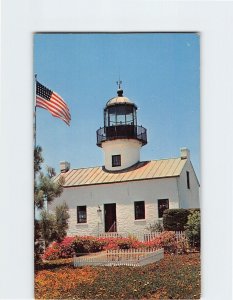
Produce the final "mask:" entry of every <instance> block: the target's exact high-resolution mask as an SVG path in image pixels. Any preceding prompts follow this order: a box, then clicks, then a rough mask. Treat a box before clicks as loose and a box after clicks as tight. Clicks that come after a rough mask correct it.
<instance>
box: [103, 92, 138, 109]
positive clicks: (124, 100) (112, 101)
mask: <svg viewBox="0 0 233 300" xmlns="http://www.w3.org/2000/svg"><path fill="white" fill-rule="evenodd" d="M118 104H119V105H122V104H130V105H134V106H135V107H136V105H135V104H134V103H133V102H132V101H131V100H130V99H129V98H127V97H125V96H123V90H122V89H119V90H118V91H117V97H114V98H111V99H110V100H108V102H107V103H106V108H107V107H109V106H113V105H118ZM136 108H137V107H136Z"/></svg>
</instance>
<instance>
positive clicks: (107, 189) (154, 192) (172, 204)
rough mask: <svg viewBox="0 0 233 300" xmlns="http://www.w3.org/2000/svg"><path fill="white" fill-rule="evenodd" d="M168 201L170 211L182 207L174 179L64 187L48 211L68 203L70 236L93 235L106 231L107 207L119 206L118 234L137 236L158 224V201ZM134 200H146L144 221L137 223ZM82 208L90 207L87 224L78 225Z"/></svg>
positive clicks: (117, 210)
mask: <svg viewBox="0 0 233 300" xmlns="http://www.w3.org/2000/svg"><path fill="white" fill-rule="evenodd" d="M166 198H168V199H169V208H178V207H179V198H178V191H177V180H176V178H175V177H174V178H163V179H152V180H141V181H131V182H122V183H113V184H101V185H92V186H82V187H70V188H65V189H64V192H63V194H62V196H61V197H60V198H57V199H56V200H54V202H53V203H52V204H50V205H49V207H48V209H49V210H53V209H54V208H55V206H56V205H58V204H61V203H62V202H63V201H65V202H66V203H67V204H68V206H69V213H70V219H69V230H68V235H75V234H78V235H88V234H90V235H92V234H98V232H99V233H101V232H104V214H103V212H104V204H108V203H116V215H117V231H118V232H122V233H136V232H143V231H145V227H146V226H148V225H149V224H153V223H154V222H155V221H158V207H157V200H158V199H166ZM134 201H145V220H135V218H134ZM81 205H86V206H87V224H77V206H81ZM98 205H99V206H100V208H101V210H102V212H101V213H98V212H97V209H98Z"/></svg>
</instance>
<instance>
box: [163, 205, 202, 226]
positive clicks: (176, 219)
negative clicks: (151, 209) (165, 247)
mask: <svg viewBox="0 0 233 300" xmlns="http://www.w3.org/2000/svg"><path fill="white" fill-rule="evenodd" d="M194 211H200V209H197V208H194V209H184V208H180V209H166V210H165V211H164V212H163V227H164V230H166V231H184V230H185V225H186V224H187V222H188V216H189V215H190V214H191V213H193V212H194Z"/></svg>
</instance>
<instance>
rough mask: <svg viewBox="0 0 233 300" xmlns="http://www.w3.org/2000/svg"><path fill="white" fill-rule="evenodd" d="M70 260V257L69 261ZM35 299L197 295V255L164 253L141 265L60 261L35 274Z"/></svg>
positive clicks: (198, 257) (186, 297)
mask: <svg viewBox="0 0 233 300" xmlns="http://www.w3.org/2000/svg"><path fill="white" fill-rule="evenodd" d="M68 262H69V261H68ZM50 266H51V264H50ZM35 297H36V298H37V299H51V298H53V299H199V298H200V255H199V253H192V254H185V255H165V258H164V259H163V260H161V261H159V262H157V263H153V264H150V265H147V266H144V267H125V266H121V267H82V268H73V267H72V266H71V265H64V264H63V265H62V266H59V267H56V264H53V268H52V269H50V270H48V269H47V270H40V271H37V272H36V275H35Z"/></svg>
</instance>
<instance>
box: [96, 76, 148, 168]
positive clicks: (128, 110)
mask: <svg viewBox="0 0 233 300" xmlns="http://www.w3.org/2000/svg"><path fill="white" fill-rule="evenodd" d="M118 84H119V88H118V91H117V97H114V98H112V99H110V100H109V101H108V102H107V103H106V106H105V108H104V127H102V128H100V129H98V130H97V146H99V147H101V148H102V149H103V151H104V161H105V164H104V166H105V169H106V170H108V171H120V170H124V169H127V168H129V167H131V166H133V165H135V164H136V163H138V162H139V161H140V149H141V147H142V146H144V145H146V144H147V134H146V129H145V128H144V127H142V126H138V125H137V106H136V105H135V104H134V103H133V102H132V101H130V100H129V99H128V98H126V97H125V96H123V90H122V89H121V86H120V85H121V81H119V82H118Z"/></svg>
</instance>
